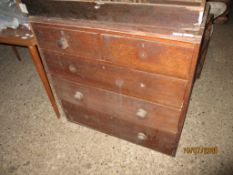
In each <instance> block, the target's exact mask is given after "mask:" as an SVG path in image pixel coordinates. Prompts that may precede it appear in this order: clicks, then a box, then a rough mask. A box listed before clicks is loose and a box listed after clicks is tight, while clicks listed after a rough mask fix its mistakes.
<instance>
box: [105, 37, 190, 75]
mask: <svg viewBox="0 0 233 175" xmlns="http://www.w3.org/2000/svg"><path fill="white" fill-rule="evenodd" d="M192 50H193V49H192V47H184V46H183V47H182V46H177V45H173V44H166V43H162V42H152V41H148V40H141V39H133V38H130V37H128V38H127V37H121V36H114V35H103V55H104V60H109V61H110V62H112V63H115V64H119V65H124V66H129V67H131V66H132V67H134V68H136V69H139V70H144V71H148V72H155V73H161V74H165V75H171V76H176V77H179V78H183V79H187V78H188V73H189V67H190V63H191V57H192ZM165 58H166V59H165Z"/></svg>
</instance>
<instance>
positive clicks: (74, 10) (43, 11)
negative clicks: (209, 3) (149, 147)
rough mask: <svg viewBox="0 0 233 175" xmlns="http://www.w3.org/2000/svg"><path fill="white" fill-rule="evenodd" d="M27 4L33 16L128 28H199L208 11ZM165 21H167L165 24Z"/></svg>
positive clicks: (39, 0) (39, 1)
mask: <svg viewBox="0 0 233 175" xmlns="http://www.w3.org/2000/svg"><path fill="white" fill-rule="evenodd" d="M22 2H23V3H26V4H27V7H28V11H29V13H30V14H31V15H33V16H44V17H56V18H68V19H78V20H88V21H94V22H104V23H120V24H124V25H139V26H141V27H142V28H143V26H148V25H154V26H155V25H157V26H160V27H172V28H177V27H184V28H191V27H195V24H196V23H197V19H198V16H199V11H204V7H203V6H202V5H200V4H199V6H193V4H191V5H188V4H184V5H182V4H180V5H177V4H176V3H175V2H173V4H165V5H163V4H161V3H160V4H154V5H153V4H151V5H147V4H143V3H141V4H129V3H114V4H112V3H104V4H100V5H99V4H96V3H94V2H82V1H71V2H69V3H67V2H66V1H52V0H47V1H46V3H44V0H36V1H32V0H22ZM161 19H163V20H161Z"/></svg>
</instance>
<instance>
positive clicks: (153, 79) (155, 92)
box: [43, 50, 187, 109]
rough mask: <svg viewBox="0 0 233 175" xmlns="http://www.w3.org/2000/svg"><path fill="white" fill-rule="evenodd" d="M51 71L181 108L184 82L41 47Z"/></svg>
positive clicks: (86, 82)
mask: <svg viewBox="0 0 233 175" xmlns="http://www.w3.org/2000/svg"><path fill="white" fill-rule="evenodd" d="M43 53H44V57H45V61H46V63H47V65H48V68H49V70H50V72H51V73H52V74H54V75H61V76H63V77H64V78H67V79H70V80H73V81H76V82H79V83H85V84H89V85H92V86H97V87H100V88H104V89H107V90H112V91H115V92H117V93H120V94H121V93H122V94H126V95H130V96H134V97H137V98H142V99H146V100H149V101H153V102H157V103H161V104H165V105H169V106H173V107H176V108H179V109H180V108H181V107H182V104H183V96H184V92H185V88H186V83H187V82H186V81H185V80H181V79H177V78H173V77H167V76H161V75H156V74H151V73H146V72H142V71H137V70H130V69H126V68H123V67H118V66H114V65H111V64H106V63H103V62H100V61H92V60H85V59H82V58H78V57H72V56H65V55H61V54H55V53H53V52H51V51H46V50H43Z"/></svg>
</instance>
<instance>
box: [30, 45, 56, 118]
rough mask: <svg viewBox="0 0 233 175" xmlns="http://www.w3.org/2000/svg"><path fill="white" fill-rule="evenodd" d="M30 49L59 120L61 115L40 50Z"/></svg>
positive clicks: (34, 47) (31, 47)
mask: <svg viewBox="0 0 233 175" xmlns="http://www.w3.org/2000/svg"><path fill="white" fill-rule="evenodd" d="M28 49H29V52H30V54H31V56H32V59H33V61H34V63H35V65H36V69H37V72H38V74H39V76H40V78H41V80H42V82H43V84H44V88H45V90H46V92H47V94H48V97H49V100H50V102H51V104H52V106H53V109H54V111H55V113H56V115H57V118H60V113H59V110H58V107H57V104H56V101H55V98H54V95H53V92H52V89H51V87H50V85H49V81H48V78H47V76H46V73H45V70H44V67H43V64H42V61H41V58H40V56H39V53H38V50H37V48H36V46H29V47H28Z"/></svg>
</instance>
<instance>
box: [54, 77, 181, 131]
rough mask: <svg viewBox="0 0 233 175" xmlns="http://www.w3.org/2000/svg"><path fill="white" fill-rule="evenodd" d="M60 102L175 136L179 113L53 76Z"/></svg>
mask: <svg viewBox="0 0 233 175" xmlns="http://www.w3.org/2000/svg"><path fill="white" fill-rule="evenodd" d="M53 80H54V85H55V89H56V92H57V94H58V96H59V97H60V99H64V100H66V101H69V102H71V103H74V104H77V105H80V106H82V107H85V108H87V109H90V110H94V111H98V112H101V113H105V114H107V115H109V116H114V117H118V118H121V119H124V120H128V121H129V122H133V123H135V124H140V125H142V126H145V127H151V128H154V129H159V130H162V131H167V132H171V133H177V131H178V122H179V117H180V111H178V110H175V109H172V108H166V107H163V106H159V105H156V104H154V103H151V102H148V101H144V100H140V99H137V98H133V97H129V96H125V95H119V94H116V93H113V92H110V91H106V90H102V89H98V88H93V87H90V86H86V85H83V84H79V83H72V82H70V81H67V80H62V79H58V78H56V77H53Z"/></svg>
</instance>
